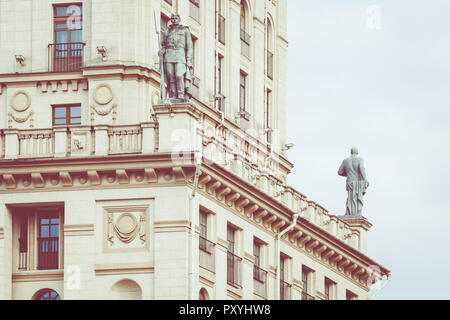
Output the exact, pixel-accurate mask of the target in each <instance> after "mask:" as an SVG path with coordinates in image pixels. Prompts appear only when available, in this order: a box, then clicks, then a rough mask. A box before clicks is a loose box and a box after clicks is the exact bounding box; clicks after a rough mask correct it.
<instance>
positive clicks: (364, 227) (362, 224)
mask: <svg viewBox="0 0 450 320" xmlns="http://www.w3.org/2000/svg"><path fill="white" fill-rule="evenodd" d="M339 218H341V219H342V220H344V221H345V222H346V223H347V224H348V225H349V226H350V228H352V229H353V230H357V232H358V233H359V241H358V243H359V251H361V252H362V253H364V254H366V253H367V232H368V231H369V230H370V228H371V227H372V226H373V225H372V224H371V223H370V222H369V220H367V219H366V218H364V217H363V216H339Z"/></svg>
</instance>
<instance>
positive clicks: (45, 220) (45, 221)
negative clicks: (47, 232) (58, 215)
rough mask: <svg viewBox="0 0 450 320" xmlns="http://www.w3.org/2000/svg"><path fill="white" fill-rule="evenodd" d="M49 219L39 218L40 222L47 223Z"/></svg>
mask: <svg viewBox="0 0 450 320" xmlns="http://www.w3.org/2000/svg"><path fill="white" fill-rule="evenodd" d="M49 223H50V220H49V219H41V224H49Z"/></svg>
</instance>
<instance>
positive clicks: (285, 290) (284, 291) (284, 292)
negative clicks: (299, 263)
mask: <svg viewBox="0 0 450 320" xmlns="http://www.w3.org/2000/svg"><path fill="white" fill-rule="evenodd" d="M291 288H292V285H290V284H289V283H287V282H284V281H283V280H280V300H291Z"/></svg>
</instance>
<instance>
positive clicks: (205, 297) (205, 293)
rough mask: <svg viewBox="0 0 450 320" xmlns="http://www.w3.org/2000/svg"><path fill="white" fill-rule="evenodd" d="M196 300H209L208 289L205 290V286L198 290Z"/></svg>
mask: <svg viewBox="0 0 450 320" xmlns="http://www.w3.org/2000/svg"><path fill="white" fill-rule="evenodd" d="M198 300H200V301H203V300H209V294H208V291H206V289H205V288H202V289H201V290H200V292H199V293H198Z"/></svg>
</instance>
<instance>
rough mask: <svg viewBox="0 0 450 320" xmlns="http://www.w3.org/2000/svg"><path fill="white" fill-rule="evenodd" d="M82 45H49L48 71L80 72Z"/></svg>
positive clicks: (77, 43) (74, 43) (79, 43)
mask: <svg viewBox="0 0 450 320" xmlns="http://www.w3.org/2000/svg"><path fill="white" fill-rule="evenodd" d="M84 45H85V44H84V43H82V42H72V43H54V44H49V45H48V68H49V70H48V71H49V72H73V71H80V70H81V68H82V67H83V55H84Z"/></svg>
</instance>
